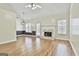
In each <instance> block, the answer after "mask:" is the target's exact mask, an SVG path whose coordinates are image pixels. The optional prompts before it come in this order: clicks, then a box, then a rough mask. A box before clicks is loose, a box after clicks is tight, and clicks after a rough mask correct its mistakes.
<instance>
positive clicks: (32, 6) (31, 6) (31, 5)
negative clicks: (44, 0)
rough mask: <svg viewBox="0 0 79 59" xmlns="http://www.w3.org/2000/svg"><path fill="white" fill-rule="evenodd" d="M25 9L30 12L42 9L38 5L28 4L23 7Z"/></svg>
mask: <svg viewBox="0 0 79 59" xmlns="http://www.w3.org/2000/svg"><path fill="white" fill-rule="evenodd" d="M24 7H25V8H31V9H32V10H35V9H37V8H42V7H41V6H40V5H39V4H38V3H30V4H28V5H25V6H24Z"/></svg>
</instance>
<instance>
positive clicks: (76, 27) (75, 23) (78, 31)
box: [71, 18, 79, 35]
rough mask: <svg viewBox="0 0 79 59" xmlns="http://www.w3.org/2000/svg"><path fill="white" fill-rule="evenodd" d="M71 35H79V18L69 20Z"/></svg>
mask: <svg viewBox="0 0 79 59" xmlns="http://www.w3.org/2000/svg"><path fill="white" fill-rule="evenodd" d="M71 33H72V34H75V35H79V18H74V19H72V20H71Z"/></svg>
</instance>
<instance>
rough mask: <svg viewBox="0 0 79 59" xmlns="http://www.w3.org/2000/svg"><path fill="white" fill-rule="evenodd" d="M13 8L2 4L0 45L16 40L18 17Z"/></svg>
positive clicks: (0, 6)
mask: <svg viewBox="0 0 79 59" xmlns="http://www.w3.org/2000/svg"><path fill="white" fill-rule="evenodd" d="M11 8H12V7H10V6H9V5H6V4H0V44H1V43H4V42H8V41H14V40H16V35H15V34H16V26H15V25H16V15H15V11H13V9H11Z"/></svg>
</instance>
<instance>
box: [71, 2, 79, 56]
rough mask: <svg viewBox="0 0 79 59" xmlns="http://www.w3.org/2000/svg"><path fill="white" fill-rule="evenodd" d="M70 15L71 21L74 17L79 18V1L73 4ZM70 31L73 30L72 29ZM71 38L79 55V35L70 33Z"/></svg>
mask: <svg viewBox="0 0 79 59" xmlns="http://www.w3.org/2000/svg"><path fill="white" fill-rule="evenodd" d="M70 17H71V19H70V21H71V20H72V19H73V18H79V4H78V3H76V4H72V7H71V14H70ZM70 29H71V27H70ZM70 31H71V32H72V30H70ZM70 39H71V42H72V44H73V47H74V49H75V51H76V53H77V55H79V35H73V34H71V33H70Z"/></svg>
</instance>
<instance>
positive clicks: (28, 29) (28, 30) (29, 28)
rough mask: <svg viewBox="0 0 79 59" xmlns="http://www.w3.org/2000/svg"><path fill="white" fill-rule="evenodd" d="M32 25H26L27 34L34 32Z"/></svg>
mask: <svg viewBox="0 0 79 59" xmlns="http://www.w3.org/2000/svg"><path fill="white" fill-rule="evenodd" d="M31 27H32V26H31V23H28V24H26V32H32V29H31Z"/></svg>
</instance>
